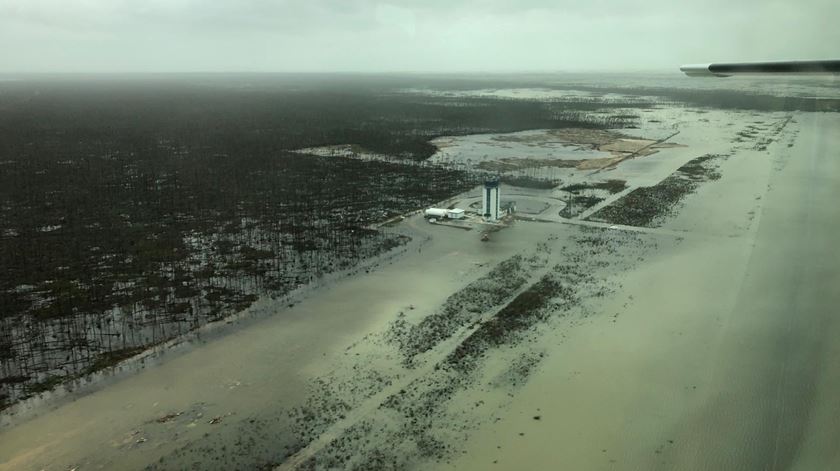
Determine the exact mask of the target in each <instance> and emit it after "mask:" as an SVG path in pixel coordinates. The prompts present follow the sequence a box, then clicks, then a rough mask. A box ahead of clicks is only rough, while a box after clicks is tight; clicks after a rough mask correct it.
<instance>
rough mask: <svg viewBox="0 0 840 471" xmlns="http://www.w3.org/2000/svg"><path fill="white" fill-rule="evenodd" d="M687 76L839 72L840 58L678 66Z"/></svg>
mask: <svg viewBox="0 0 840 471" xmlns="http://www.w3.org/2000/svg"><path fill="white" fill-rule="evenodd" d="M680 70H681V71H682V72H684V73H685V74H686V75H688V76H689V77H729V76H731V75H752V74H784V75H791V74H840V60H820V61H770V62H730V63H720V64H691V65H684V66H682V67H680Z"/></svg>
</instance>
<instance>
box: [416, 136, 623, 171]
mask: <svg viewBox="0 0 840 471" xmlns="http://www.w3.org/2000/svg"><path fill="white" fill-rule="evenodd" d="M431 142H432V143H433V144H434V145H436V146H437V147H438V148H439V149H440V150H439V151H438V152H436V153H435V154H434V155H433V156H432V157H431V158H430V159H429V160H430V161H431V162H436V163H456V164H472V165H476V164H478V163H480V162H485V161H491V160H499V159H503V158H516V159H557V160H581V159H599V158H608V157H610V156H611V155H610V153H609V152H602V151H598V150H592V149H586V148H581V146H576V145H570V144H568V143H565V142H563V141H562V140H560V139H558V138H557V137H554V136H552V135H551V133H550V132H549V131H547V130H544V129H538V130H532V131H522V132H515V133H504V134H470V135H466V136H447V137H439V138H437V139H433V140H432V141H431Z"/></svg>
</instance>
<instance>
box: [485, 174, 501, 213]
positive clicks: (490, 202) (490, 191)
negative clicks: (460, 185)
mask: <svg viewBox="0 0 840 471" xmlns="http://www.w3.org/2000/svg"><path fill="white" fill-rule="evenodd" d="M499 205H500V203H499V180H498V179H493V180H487V181H485V182H484V196H483V198H482V209H483V211H482V214H483V215H484V219H486V220H488V221H498V220H499Z"/></svg>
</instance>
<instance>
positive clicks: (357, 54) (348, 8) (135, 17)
mask: <svg viewBox="0 0 840 471" xmlns="http://www.w3.org/2000/svg"><path fill="white" fill-rule="evenodd" d="M838 18H840V0H782V1H775V0H697V1H683V0H553V1H552V0H515V1H513V0H511V1H507V0H393V1H390V2H381V1H376V0H145V1H141V0H0V72H134V71H137V72H188V71H277V72H295V71H306V72H312V71H359V72H377V71H429V72H446V71H559V70H570V71H579V70H627V69H633V70H676V67H678V66H679V65H680V64H683V63H692V62H710V61H725V60H759V59H820V58H822V59H827V58H840V28H839V27H838V26H837V21H838Z"/></svg>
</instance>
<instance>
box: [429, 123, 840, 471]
mask: <svg viewBox="0 0 840 471" xmlns="http://www.w3.org/2000/svg"><path fill="white" fill-rule="evenodd" d="M795 120H796V121H798V125H797V124H792V126H794V127H795V128H796V129H797V130H798V131H799V136H798V137H797V139H796V141H795V145H794V146H792V147H786V145H779V146H776V147H773V148H772V149H771V151H770V152H761V153H757V152H756V153H754V154H752V155H750V154H738V155H736V156H734V157H733V158H731V159H730V160H729V161H727V164H726V166H725V167H724V168H723V169H722V170H723V174H724V177H723V178H722V179H721V180H720V181H718V182H714V183H712V184H709V186H708V187H707V188H705V189H701V192H702V193H701V192H698V194H695V195H693V197H691V199H690V200H689V201H688V202H687V203H686V206H685V207H684V208H683V210H682V212H681V214H680V216H679V217H678V218H677V219H675V220H673V221H672V222H671V223H667V224H665V226H664V228H674V229H679V230H686V232H685V234H686V235H685V238H684V241H682V242H681V243H680V244H678V245H676V246H673V247H672V248H670V249H668V250H662V251H660V252H659V253H658V254H657V255H656V256H655V257H654V258H652V259H650V260H648V261H647V262H646V263H643V264H641V265H639V267H638V268H637V269H635V270H633V271H630V272H627V273H626V274H625V275H624V276H623V277H622V286H623V287H622V290H621V291H620V293H619V294H616V295H615V296H613V297H612V299H610V300H607V301H606V302H605V303H604V305H603V312H604V313H613V312H615V313H620V315H619V316H618V317H616V318H615V319H612V318H610V317H609V316H604V317H602V318H600V319H596V320H593V321H592V322H591V323H589V324H586V325H583V326H580V327H579V328H577V329H576V330H575V332H574V334H573V335H563V336H561V340H562V342H560V341H558V339H557V338H556V337H554V338H553V337H551V336H546V337H544V339H543V340H542V341H543V342H545V344H546V350H547V351H550V352H551V354H550V356H549V357H548V359H547V360H546V362H545V363H544V364H543V365H542V367H541V368H540V369H539V370H538V372H537V373H535V374H534V375H533V376H532V377H531V379H530V381H529V382H528V383H527V385H526V386H525V387H524V388H523V389H522V390H521V392H520V393H519V394H517V395H516V396H515V398H514V399H513V400H512V402H511V404H510V406H509V407H507V408H506V409H505V410H504V411H503V412H502V413H501V414H500V415H499V417H498V418H497V420H496V421H494V422H493V423H488V424H486V425H485V426H483V427H481V430H480V431H479V432H477V433H475V434H473V435H472V436H471V437H470V439H469V442H468V443H467V445H466V452H465V453H464V454H463V455H462V456H461V457H459V459H457V460H454V461H453V462H452V463H450V464H446V465H439V464H438V465H434V466H428V467H425V468H428V469H488V468H490V467H491V466H493V465H496V466H497V467H498V468H499V469H552V468H555V469H556V468H557V467H560V468H562V469H638V470H649V469H663V470H665V469H744V470H753V469H765V470H781V469H802V470H805V469H837V468H838V466H840V455H838V454H837V452H836V444H837V443H838V440H840V422H838V419H837V417H838V415H837V411H838V410H840V395H838V394H837V391H838V390H840V389H838V388H840V367H838V365H840V363H838V359H840V356H838V355H840V349H838V347H837V342H836V341H835V339H836V338H837V336H838V334H840V322H839V321H838V320H837V319H836V316H835V314H836V308H835V306H836V305H837V302H838V301H840V290H838V289H836V288H837V287H838V286H840V275H838V272H837V267H838V266H840V255H838V252H837V251H836V250H834V249H833V245H834V243H833V242H832V239H833V235H832V234H836V232H837V231H838V230H840V227H838V226H840V219H839V218H838V215H840V214H838V210H837V209H836V208H837V206H836V204H835V202H836V201H837V200H836V198H837V197H838V196H840V194H838V192H840V181H838V180H840V162H838V160H837V159H836V158H835V157H836V152H832V149H837V148H838V146H840V136H838V135H837V133H836V130H837V129H840V117H838V116H837V115H831V114H798V115H796V117H795ZM740 157H744V159H743V160H740ZM755 192H757V193H758V196H756V193H755ZM750 206H753V208H752V209H750V211H755V213H754V216H753V215H750V214H749V211H745V210H746V209H748V208H749V207H750ZM738 216H740V219H741V221H750V222H748V223H745V224H743V225H742V226H741V227H740V228H734V227H729V226H726V225H722V224H720V223H719V222H718V221H719V220H727V219H729V220H731V219H736V218H737V217H738ZM686 221H693V224H692V227H691V228H689V227H687V226H686ZM709 226H711V227H709ZM692 230H698V232H693V231H692ZM613 320H614V321H615V322H613ZM536 415H540V420H538V421H537V420H534V417H535V416H536ZM520 433H522V434H524V435H520Z"/></svg>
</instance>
